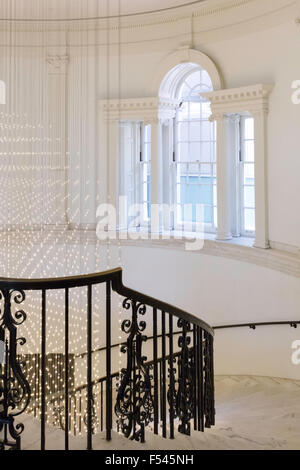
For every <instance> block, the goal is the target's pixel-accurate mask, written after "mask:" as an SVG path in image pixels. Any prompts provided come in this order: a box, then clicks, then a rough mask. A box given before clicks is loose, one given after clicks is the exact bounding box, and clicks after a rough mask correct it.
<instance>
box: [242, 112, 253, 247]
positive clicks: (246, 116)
mask: <svg viewBox="0 0 300 470" xmlns="http://www.w3.org/2000/svg"><path fill="white" fill-rule="evenodd" d="M249 118H250V119H253V125H254V118H253V117H252V116H251V115H250V114H246V113H245V114H243V115H241V116H240V125H239V145H240V148H239V155H240V158H239V163H238V167H239V168H238V179H239V181H238V187H239V218H240V220H239V227H240V235H241V236H242V237H248V238H254V237H255V230H246V229H245V209H247V207H245V204H244V188H245V187H246V186H247V185H245V184H244V171H245V164H247V162H246V158H245V153H246V146H245V142H246V138H245V121H246V119H249ZM251 140H252V139H251ZM253 143H254V144H255V135H254V139H253ZM254 148H255V145H254ZM249 163H251V162H249ZM253 164H254V169H255V150H254V161H253ZM255 183H256V181H255V171H254V196H255ZM249 209H254V214H255V209H256V208H255V203H254V207H253V208H252V207H251V208H250V207H249Z"/></svg>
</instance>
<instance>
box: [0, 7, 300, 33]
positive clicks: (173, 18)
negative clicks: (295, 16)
mask: <svg viewBox="0 0 300 470" xmlns="http://www.w3.org/2000/svg"><path fill="white" fill-rule="evenodd" d="M277 1H279V2H280V5H278V6H277V8H276V9H280V8H285V7H289V6H291V5H293V4H296V3H297V0H277ZM263 2H265V3H266V5H267V7H268V4H269V3H268V1H267V0H259V1H258V0H205V1H202V2H200V1H199V4H196V5H195V4H191V5H182V6H177V7H174V8H170V9H166V10H158V11H154V12H146V13H140V14H134V15H124V16H121V17H102V18H82V19H81V18H74V19H60V20H59V19H57V20H55V19H53V20H44V21H43V20H35V19H32V20H31V19H28V20H22V19H15V20H8V19H0V31H10V30H13V31H14V33H16V32H41V33H44V32H45V31H60V32H61V31H69V32H80V31H104V32H106V31H118V30H138V29H142V28H148V27H151V26H159V25H165V24H172V23H177V22H178V21H184V20H190V19H191V18H195V19H201V18H206V17H210V16H219V15H222V14H224V13H226V12H230V10H233V9H235V8H242V9H243V8H246V7H247V6H248V5H249V6H250V7H251V16H250V17H249V18H248V19H251V18H255V17H259V16H261V15H264V14H265V12H263V13H261V14H259V12H255V13H253V7H252V5H255V3H256V4H258V5H261V4H262V3H263ZM269 10H270V12H272V11H273V10H274V8H273V9H270V8H269Z"/></svg>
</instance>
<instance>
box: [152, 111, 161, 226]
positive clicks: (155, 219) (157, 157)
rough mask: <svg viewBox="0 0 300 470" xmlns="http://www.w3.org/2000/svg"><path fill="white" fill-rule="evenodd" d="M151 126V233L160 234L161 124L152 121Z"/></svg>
mask: <svg viewBox="0 0 300 470" xmlns="http://www.w3.org/2000/svg"><path fill="white" fill-rule="evenodd" d="M150 124H151V232H152V233H157V234H159V233H161V229H162V214H161V211H159V212H158V209H159V205H161V204H162V184H163V179H162V122H161V120H160V119H159V118H156V119H152V120H151V121H150Z"/></svg>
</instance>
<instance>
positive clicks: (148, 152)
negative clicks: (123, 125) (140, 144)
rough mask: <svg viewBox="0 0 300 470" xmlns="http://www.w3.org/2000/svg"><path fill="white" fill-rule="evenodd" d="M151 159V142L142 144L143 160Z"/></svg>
mask: <svg viewBox="0 0 300 470" xmlns="http://www.w3.org/2000/svg"><path fill="white" fill-rule="evenodd" d="M150 160H151V144H150V143H149V144H145V145H144V161H145V162H150Z"/></svg>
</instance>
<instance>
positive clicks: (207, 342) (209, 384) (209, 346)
mask: <svg viewBox="0 0 300 470" xmlns="http://www.w3.org/2000/svg"><path fill="white" fill-rule="evenodd" d="M204 415H205V427H206V428H210V427H211V426H214V425H215V397H214V365H213V337H212V336H211V335H210V334H209V333H207V332H205V333H204Z"/></svg>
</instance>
